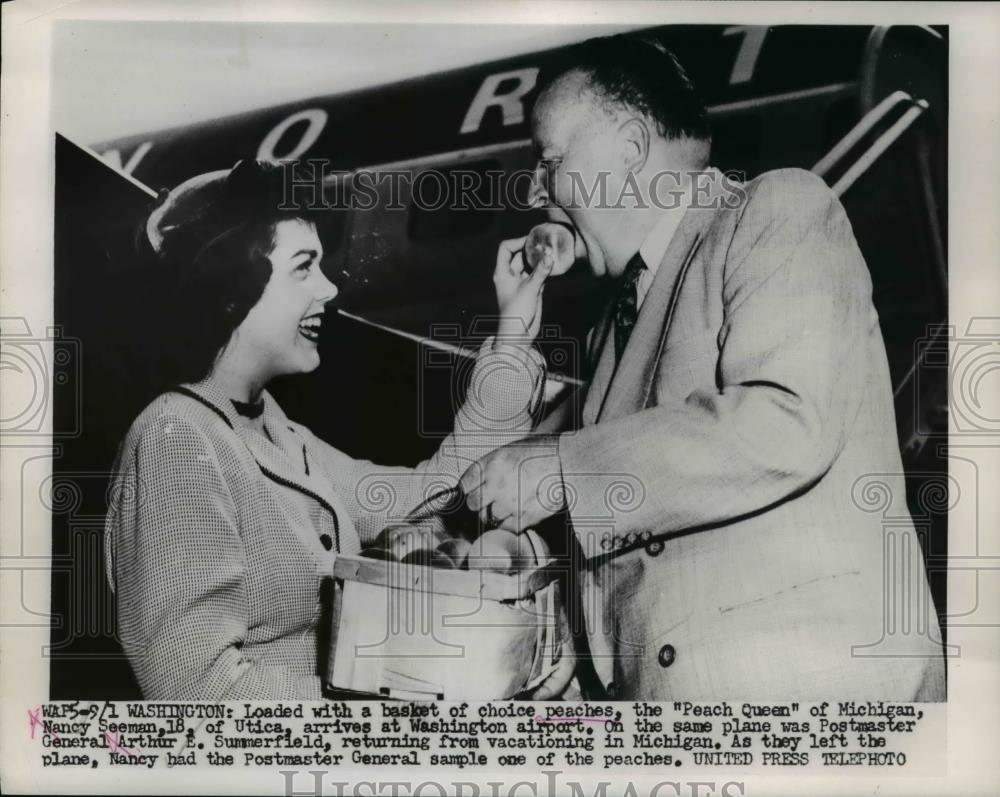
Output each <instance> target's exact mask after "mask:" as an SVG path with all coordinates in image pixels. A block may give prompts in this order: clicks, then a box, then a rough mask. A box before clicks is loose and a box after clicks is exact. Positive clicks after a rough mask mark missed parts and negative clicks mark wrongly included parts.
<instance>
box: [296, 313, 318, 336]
mask: <svg viewBox="0 0 1000 797" xmlns="http://www.w3.org/2000/svg"><path fill="white" fill-rule="evenodd" d="M322 326H323V314H322V313H316V314H315V315H310V316H306V317H305V318H303V319H302V321H300V322H299V334H300V335H301V336H302V337H304V338H305V339H306V340H308V341H311V342H313V343H316V342H318V341H319V330H320V327H322Z"/></svg>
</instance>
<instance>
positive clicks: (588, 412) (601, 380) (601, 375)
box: [582, 300, 615, 425]
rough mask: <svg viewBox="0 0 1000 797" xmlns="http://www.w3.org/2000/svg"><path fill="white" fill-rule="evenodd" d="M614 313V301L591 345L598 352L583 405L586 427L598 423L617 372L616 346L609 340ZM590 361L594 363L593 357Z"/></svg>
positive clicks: (595, 331)
mask: <svg viewBox="0 0 1000 797" xmlns="http://www.w3.org/2000/svg"><path fill="white" fill-rule="evenodd" d="M613 312H614V300H612V301H611V302H610V303H609V304H608V307H607V308H606V309H605V311H604V314H603V316H602V317H601V320H600V321H599V322H598V324H597V326H595V327H594V338H593V340H592V341H591V343H592V345H593V347H594V349H595V350H596V351H597V355H596V357H597V365H596V367H594V370H593V374H592V375H591V377H590V384H589V385H588V387H587V398H586V400H585V401H584V403H583V416H582V417H583V423H584V425H588V424H592V423H596V422H597V416H598V415H599V414H600V412H601V406H602V405H603V404H604V399H605V397H606V396H607V394H608V385H609V384H611V377H612V376H613V375H614V372H615V344H614V340H613V339H611V340H609V338H611V337H612V335H613V334H614V333H613V332H612V329H613V324H612V321H611V316H612V313H613ZM590 359H591V362H593V357H591V358H590Z"/></svg>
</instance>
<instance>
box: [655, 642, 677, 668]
mask: <svg viewBox="0 0 1000 797" xmlns="http://www.w3.org/2000/svg"><path fill="white" fill-rule="evenodd" d="M658 658H659V660H660V666H661V667H669V666H670V665H671V664H673V663H674V659H676V658H677V651H676V650H674V646H673V645H664V646H663V647H662V648H660V654H659V656H658Z"/></svg>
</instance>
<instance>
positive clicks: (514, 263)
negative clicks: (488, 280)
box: [493, 236, 555, 343]
mask: <svg viewBox="0 0 1000 797" xmlns="http://www.w3.org/2000/svg"><path fill="white" fill-rule="evenodd" d="M524 241H525V237H524V236H522V237H521V238H510V239H508V240H506V241H501V243H500V247H499V249H498V250H497V264H496V269H495V270H494V272H493V284H494V285H495V286H496V290H497V305H498V306H499V308H500V323H499V324H498V326H497V341H498V342H502V341H504V340H508V341H509V340H514V341H519V342H529V343H530V342H531V341H533V340H534V339H535V336H536V335H538V330H539V329H540V328H541V325H542V289H543V288H544V287H545V279H546V277H548V276H549V274H551V273H552V268H553V266H554V265H555V261H554V260H552V258H546V259H545V260H544V261H543V262H541V263H539V264H538V268H536V269H535V270H534V271H533V272H532V273H531V274H528V273H527V272H526V271H525V269H524V257H523V255H522V251H523V249H524Z"/></svg>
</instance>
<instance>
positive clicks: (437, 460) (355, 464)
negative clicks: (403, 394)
mask: <svg viewBox="0 0 1000 797" xmlns="http://www.w3.org/2000/svg"><path fill="white" fill-rule="evenodd" d="M544 379H545V361H544V359H543V358H542V356H541V354H540V353H539V352H538V351H537V350H536V349H535V348H534V347H532V346H529V345H520V344H514V343H509V344H504V345H502V346H498V347H497V348H496V349H494V348H493V339H492V338H490V339H488V340H487V341H485V342H484V343H483V345H482V346H481V347H480V350H479V354H478V356H477V359H476V364H475V366H474V368H473V371H472V374H471V377H470V379H469V387H468V390H467V391H466V397H465V402H464V403H463V404H462V406H461V407H460V408H459V409H458V411H457V412H456V414H455V421H454V425H453V427H452V431H451V433H450V434H449V435H448V436H447V437H446V438H445V439H444V440H443V441H442V442H441V445H440V446H439V447H438V450H437V452H436V453H435V454H434V456H432V457H431V458H430V459H428V460H425V461H424V462H421V463H420V464H419V465H417V466H416V467H414V468H407V467H392V466H385V465H378V464H376V463H373V462H369V461H366V460H356V459H352V458H351V457H348V456H347V455H346V454H343V453H342V452H340V451H337V450H336V449H334V448H332V447H331V446H328V445H326V444H322V446H323V449H324V450H325V451H326V452H327V459H328V461H327V465H328V468H329V472H330V473H333V474H335V477H336V479H337V482H336V484H335V485H334V486H335V489H336V490H337V492H338V495H340V496H341V497H342V498H343V499H344V501H345V502H346V504H347V506H348V509H349V511H350V512H351V516H352V518H353V519H354V523H355V526H356V527H357V529H358V534H359V535H360V537H361V541H362V544H368V543H370V542H371V541H372V540H373V539H374V538H375V537H376V536H377V535H378V533H379V532H380V531H381V530H382V529H383V528H385V527H386V526H387V525H389V524H391V523H393V522H399V521H401V520H403V518H404V517H405V516H406V515H407V514H408V513H409V512H410V511H411V510H412V509H414V508H415V507H416V506H417V505H419V504H420V503H422V502H423V501H424V500H425V499H426V498H428V497H429V496H430V495H432V494H433V493H436V492H438V491H441V490H444V489H447V488H450V487H453V486H454V485H455V484H457V483H458V480H459V478H460V477H461V476H462V474H463V473H465V471H466V469H467V468H468V467H469V466H470V465H471V464H472V463H474V462H476V461H477V460H479V459H480V458H481V457H483V456H485V455H486V454H488V453H489V452H491V451H493V450H494V449H496V448H499V447H500V446H502V445H505V444H506V443H510V442H512V441H514V440H518V439H520V438H522V437H524V436H525V435H526V434H528V433H529V432H531V429H532V426H533V424H534V417H535V413H536V411H537V409H538V406H539V403H540V401H541V397H542V387H543V382H544Z"/></svg>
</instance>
